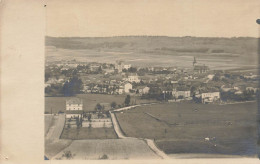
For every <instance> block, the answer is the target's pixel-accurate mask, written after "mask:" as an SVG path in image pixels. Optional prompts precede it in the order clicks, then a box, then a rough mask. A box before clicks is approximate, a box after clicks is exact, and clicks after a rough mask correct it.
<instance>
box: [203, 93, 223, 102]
mask: <svg viewBox="0 0 260 164" xmlns="http://www.w3.org/2000/svg"><path fill="white" fill-rule="evenodd" d="M219 99H220V93H219V92H207V93H202V94H201V100H202V103H204V104H205V103H211V102H214V101H216V100H219Z"/></svg>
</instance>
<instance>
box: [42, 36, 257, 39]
mask: <svg viewBox="0 0 260 164" xmlns="http://www.w3.org/2000/svg"><path fill="white" fill-rule="evenodd" d="M45 37H51V38H113V37H168V38H228V39H232V38H255V39H259V38H260V37H254V36H232V37H225V36H189V35H187V36H168V35H111V36H50V35H45Z"/></svg>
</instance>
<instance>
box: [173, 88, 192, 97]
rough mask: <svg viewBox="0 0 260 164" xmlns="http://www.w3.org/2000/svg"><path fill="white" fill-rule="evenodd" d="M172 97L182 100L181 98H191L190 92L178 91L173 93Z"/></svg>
mask: <svg viewBox="0 0 260 164" xmlns="http://www.w3.org/2000/svg"><path fill="white" fill-rule="evenodd" d="M172 96H173V97H175V98H180V97H183V98H189V97H190V91H188V90H187V91H177V90H175V89H174V90H173V91H172Z"/></svg>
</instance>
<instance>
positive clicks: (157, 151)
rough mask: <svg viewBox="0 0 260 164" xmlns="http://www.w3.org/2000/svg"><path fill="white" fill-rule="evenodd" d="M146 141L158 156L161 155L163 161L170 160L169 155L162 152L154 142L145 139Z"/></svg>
mask: <svg viewBox="0 0 260 164" xmlns="http://www.w3.org/2000/svg"><path fill="white" fill-rule="evenodd" d="M145 141H146V142H147V145H148V146H149V147H150V148H151V149H152V150H153V151H154V152H155V153H156V154H157V155H159V156H160V157H161V158H163V159H170V158H169V157H168V155H166V154H165V153H164V152H163V151H162V150H160V149H159V148H158V147H157V146H156V145H155V143H154V140H151V139H145Z"/></svg>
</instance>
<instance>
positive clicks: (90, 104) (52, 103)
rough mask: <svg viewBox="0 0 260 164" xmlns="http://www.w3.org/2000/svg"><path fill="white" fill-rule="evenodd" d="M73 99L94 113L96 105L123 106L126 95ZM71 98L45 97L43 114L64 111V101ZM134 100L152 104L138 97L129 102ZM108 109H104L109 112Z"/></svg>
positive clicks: (89, 95) (101, 95)
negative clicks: (80, 100)
mask: <svg viewBox="0 0 260 164" xmlns="http://www.w3.org/2000/svg"><path fill="white" fill-rule="evenodd" d="M75 97H78V98H80V99H82V101H83V110H84V111H94V110H95V106H96V105H97V103H108V106H109V107H110V104H111V103H112V102H113V101H115V102H116V103H117V104H121V105H122V104H123V103H124V101H125V97H126V95H104V94H79V95H76V96H75ZM70 98H71V97H45V113H51V112H52V113H58V112H59V111H60V112H64V111H65V110H66V100H67V99H70ZM134 100H135V102H136V104H140V103H147V102H152V101H153V100H143V99H140V98H139V97H135V98H134V97H132V98H131V102H133V101H134ZM109 109H110V108H105V110H109Z"/></svg>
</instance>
